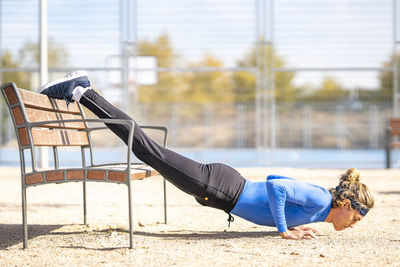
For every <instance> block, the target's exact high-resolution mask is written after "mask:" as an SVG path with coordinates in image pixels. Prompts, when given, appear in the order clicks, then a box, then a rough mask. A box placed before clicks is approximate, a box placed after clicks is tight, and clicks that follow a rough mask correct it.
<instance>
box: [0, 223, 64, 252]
mask: <svg viewBox="0 0 400 267" xmlns="http://www.w3.org/2000/svg"><path fill="white" fill-rule="evenodd" d="M61 227H63V225H35V224H32V225H28V237H29V239H31V238H34V237H37V236H42V235H47V234H49V233H50V232H51V231H53V230H55V229H59V228H61ZM22 240H23V233H22V225H21V224H0V250H4V249H6V248H8V247H11V246H13V245H15V244H18V243H21V247H22ZM28 242H29V241H28Z"/></svg>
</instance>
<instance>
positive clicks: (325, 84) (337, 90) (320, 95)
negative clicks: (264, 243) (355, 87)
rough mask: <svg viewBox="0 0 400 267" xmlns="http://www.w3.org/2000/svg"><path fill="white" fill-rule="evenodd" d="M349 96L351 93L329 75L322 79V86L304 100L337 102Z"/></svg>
mask: <svg viewBox="0 0 400 267" xmlns="http://www.w3.org/2000/svg"><path fill="white" fill-rule="evenodd" d="M348 94H349V92H348V91H347V90H346V89H345V88H344V87H343V86H342V85H341V84H340V83H339V82H338V81H337V80H336V79H335V78H334V77H333V76H330V75H327V76H325V77H324V78H323V79H322V82H321V84H320V86H319V87H318V88H317V89H316V90H315V91H313V92H312V93H311V94H309V95H308V96H306V97H304V98H305V99H306V100H309V101H335V100H340V99H342V98H344V97H346V96H347V95H348Z"/></svg>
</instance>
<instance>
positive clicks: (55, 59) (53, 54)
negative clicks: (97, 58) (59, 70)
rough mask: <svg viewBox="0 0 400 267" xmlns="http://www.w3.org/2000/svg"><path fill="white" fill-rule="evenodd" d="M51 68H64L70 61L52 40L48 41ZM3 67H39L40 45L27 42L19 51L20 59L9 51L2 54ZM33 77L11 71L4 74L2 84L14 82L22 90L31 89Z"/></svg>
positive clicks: (21, 72)
mask: <svg viewBox="0 0 400 267" xmlns="http://www.w3.org/2000/svg"><path fill="white" fill-rule="evenodd" d="M48 58H49V67H63V66H65V65H66V64H67V61H68V52H67V51H66V49H65V48H63V47H62V46H60V45H58V44H57V43H56V42H55V41H54V40H53V39H52V38H49V41H48ZM1 66H2V67H3V68H13V69H14V68H21V67H38V66H39V45H38V44H37V43H34V42H31V41H27V42H25V43H24V44H23V45H22V47H21V48H20V49H19V53H18V58H17V59H16V58H14V57H13V55H12V53H11V52H10V51H8V50H5V51H3V52H2V58H1ZM31 81H32V77H31V73H30V72H23V71H18V72H16V71H9V72H3V73H2V75H1V82H2V83H4V82H14V83H15V84H17V85H18V86H19V87H21V88H31V87H32V84H31Z"/></svg>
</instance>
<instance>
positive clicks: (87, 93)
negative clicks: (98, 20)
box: [38, 71, 374, 239]
mask: <svg viewBox="0 0 400 267" xmlns="http://www.w3.org/2000/svg"><path fill="white" fill-rule="evenodd" d="M38 92H40V93H42V94H45V95H47V96H49V97H53V98H58V99H65V100H66V101H68V102H74V101H78V102H79V103H81V104H82V105H83V106H85V107H86V108H88V109H89V110H90V111H92V112H93V113H94V114H96V115H97V116H98V117H99V118H106V119H126V120H132V118H130V117H129V116H128V115H126V114H125V113H123V112H122V111H121V110H119V109H118V108H116V107H114V106H113V105H112V104H110V103H109V102H107V101H106V100H105V99H104V98H103V97H101V96H100V95H98V94H97V93H96V92H95V91H94V90H92V89H91V87H90V81H89V79H88V76H87V73H86V72H85V71H77V72H72V73H69V74H67V75H66V76H65V77H64V78H63V79H59V80H56V81H53V82H50V83H48V84H46V85H44V86H43V87H41V88H40V89H39V90H38ZM107 126H108V127H109V128H110V129H111V130H112V131H113V132H114V133H115V134H116V135H118V136H119V137H120V138H121V139H122V140H123V141H124V142H125V143H127V141H128V132H129V130H128V128H127V127H126V126H122V125H116V124H107ZM132 151H133V153H134V154H135V155H136V156H137V157H138V158H139V159H140V160H142V161H143V162H145V163H146V164H148V165H150V166H151V167H153V168H154V169H155V170H157V171H158V172H159V173H160V174H161V175H162V176H163V177H164V178H166V179H167V180H168V181H170V182H171V183H172V184H174V185H175V186H176V187H178V188H180V189H181V190H183V191H184V192H186V193H188V194H190V195H192V196H194V198H195V199H196V200H197V202H199V203H200V204H201V205H204V206H209V207H214V208H217V209H220V210H223V211H225V212H227V213H228V214H229V219H228V221H229V222H231V221H233V217H232V216H231V213H232V214H235V215H237V216H239V217H242V218H244V219H246V220H249V221H251V222H254V223H256V224H260V225H267V226H276V227H277V228H278V231H279V232H280V234H281V236H282V238H286V239H302V238H304V239H311V238H317V236H316V231H315V230H314V229H312V228H309V227H298V226H299V225H303V224H307V223H311V222H328V223H332V224H333V227H334V228H335V230H338V231H340V230H344V229H346V228H348V227H353V226H354V224H356V223H357V222H358V221H360V220H361V219H362V218H363V217H364V216H365V215H366V214H367V213H368V211H369V209H371V208H372V207H373V206H374V199H373V196H372V194H371V192H370V191H369V190H368V187H367V186H366V185H365V184H363V183H361V182H360V175H359V173H358V171H357V170H355V169H349V170H347V171H346V173H344V174H343V175H341V176H340V178H339V179H340V181H339V185H338V186H337V187H336V188H331V189H329V190H326V189H324V188H322V187H320V186H317V185H313V184H310V183H306V182H302V181H297V180H295V179H292V178H289V177H283V176H278V175H269V176H268V177H267V181H266V182H252V181H249V180H246V179H245V178H243V177H242V176H241V175H240V174H239V173H238V172H237V171H236V170H234V169H233V168H231V167H229V166H227V165H224V164H220V163H212V164H202V163H198V162H196V161H193V160H191V159H189V158H186V157H184V156H182V155H180V154H177V153H175V152H173V151H171V150H169V149H166V148H164V147H162V146H160V145H158V144H157V143H156V142H154V141H153V140H152V139H150V138H149V137H148V136H147V135H146V134H145V133H144V132H143V131H142V130H141V128H140V127H139V126H138V125H137V124H135V129H134V136H133V145H132Z"/></svg>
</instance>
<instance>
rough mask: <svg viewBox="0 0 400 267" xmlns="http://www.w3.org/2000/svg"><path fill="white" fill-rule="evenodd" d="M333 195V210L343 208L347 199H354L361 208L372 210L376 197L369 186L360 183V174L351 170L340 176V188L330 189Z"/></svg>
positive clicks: (353, 169) (355, 170)
mask: <svg viewBox="0 0 400 267" xmlns="http://www.w3.org/2000/svg"><path fill="white" fill-rule="evenodd" d="M329 192H331V194H332V208H338V207H342V206H343V205H344V200H345V199H354V200H356V201H358V202H359V203H360V204H361V207H363V208H367V209H372V208H373V207H374V197H373V195H372V193H371V192H370V191H369V189H368V186H367V185H366V184H363V183H361V182H360V172H359V171H358V170H357V169H355V168H351V169H348V170H347V171H346V172H345V173H343V174H342V175H340V176H339V186H337V187H336V188H330V189H329Z"/></svg>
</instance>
